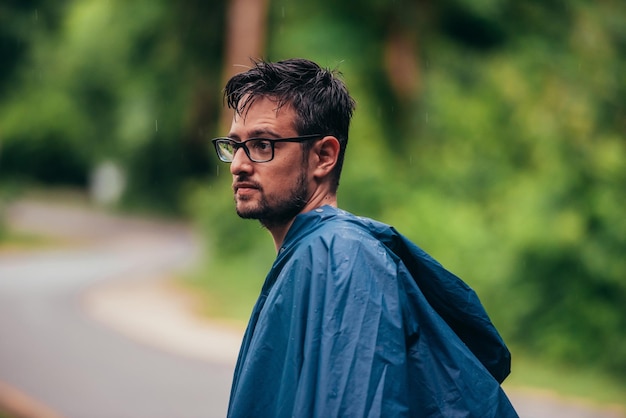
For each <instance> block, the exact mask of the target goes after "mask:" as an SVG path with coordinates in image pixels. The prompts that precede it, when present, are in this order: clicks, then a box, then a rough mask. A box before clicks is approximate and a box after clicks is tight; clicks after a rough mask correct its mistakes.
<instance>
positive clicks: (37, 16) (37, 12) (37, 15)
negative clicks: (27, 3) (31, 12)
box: [35, 9, 39, 20]
mask: <svg viewBox="0 0 626 418" xmlns="http://www.w3.org/2000/svg"><path fill="white" fill-rule="evenodd" d="M35 20H39V9H35Z"/></svg>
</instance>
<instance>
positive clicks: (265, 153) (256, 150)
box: [211, 134, 324, 163]
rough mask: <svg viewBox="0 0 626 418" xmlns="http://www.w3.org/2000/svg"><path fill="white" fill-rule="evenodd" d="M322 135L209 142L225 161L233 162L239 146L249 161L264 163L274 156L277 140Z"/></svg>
mask: <svg viewBox="0 0 626 418" xmlns="http://www.w3.org/2000/svg"><path fill="white" fill-rule="evenodd" d="M323 137H324V135H320V134H315V135H303V136H296V137H293V138H278V139H268V138H250V139H248V140H247V141H242V142H239V141H235V140H234V139H232V138H215V139H214V140H212V141H211V142H213V145H215V151H216V152H217V156H218V157H219V159H220V160H222V161H223V162H225V163H232V162H233V159H234V158H235V153H236V152H237V150H238V149H239V148H243V150H244V151H245V153H246V155H247V156H248V158H250V161H253V162H255V163H266V162H268V161H272V159H273V158H274V145H275V144H276V143H277V142H304V141H310V140H312V139H320V138H323Z"/></svg>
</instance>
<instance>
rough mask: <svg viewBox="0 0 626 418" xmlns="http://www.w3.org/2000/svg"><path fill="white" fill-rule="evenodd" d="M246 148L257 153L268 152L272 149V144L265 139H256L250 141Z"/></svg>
mask: <svg viewBox="0 0 626 418" xmlns="http://www.w3.org/2000/svg"><path fill="white" fill-rule="evenodd" d="M248 148H252V149H254V150H255V151H258V152H268V151H270V150H271V149H272V144H271V143H270V141H268V140H266V139H256V140H254V141H250V144H249V145H248Z"/></svg>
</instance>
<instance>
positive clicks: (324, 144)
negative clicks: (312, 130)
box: [311, 136, 340, 179]
mask: <svg viewBox="0 0 626 418" xmlns="http://www.w3.org/2000/svg"><path fill="white" fill-rule="evenodd" d="M339 149H340V145H339V140H338V139H337V138H335V137H334V136H325V137H324V138H322V139H320V140H319V141H317V142H316V143H315V145H314V146H313V157H314V161H313V162H312V164H313V165H311V167H312V169H313V170H312V171H313V176H314V177H316V178H318V179H322V178H325V177H327V176H328V175H329V174H330V172H331V171H332V170H333V168H334V167H335V165H336V164H337V159H338V158H339Z"/></svg>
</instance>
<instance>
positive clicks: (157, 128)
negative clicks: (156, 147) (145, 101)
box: [154, 119, 159, 132]
mask: <svg viewBox="0 0 626 418" xmlns="http://www.w3.org/2000/svg"><path fill="white" fill-rule="evenodd" d="M154 131H155V132H159V121H158V119H155V120H154Z"/></svg>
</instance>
